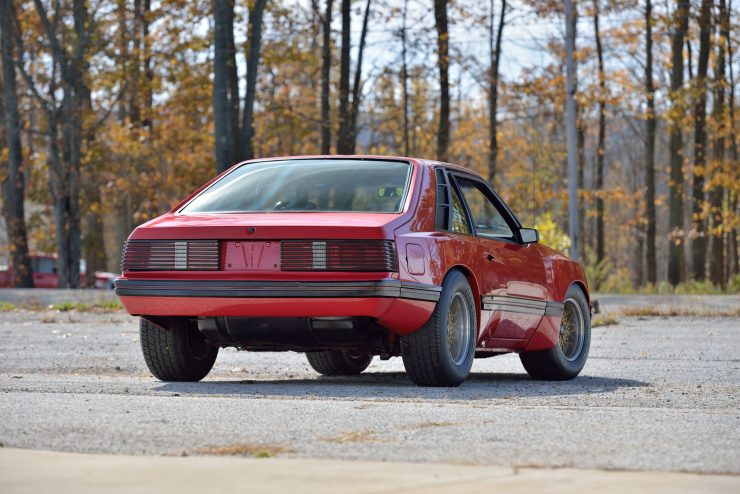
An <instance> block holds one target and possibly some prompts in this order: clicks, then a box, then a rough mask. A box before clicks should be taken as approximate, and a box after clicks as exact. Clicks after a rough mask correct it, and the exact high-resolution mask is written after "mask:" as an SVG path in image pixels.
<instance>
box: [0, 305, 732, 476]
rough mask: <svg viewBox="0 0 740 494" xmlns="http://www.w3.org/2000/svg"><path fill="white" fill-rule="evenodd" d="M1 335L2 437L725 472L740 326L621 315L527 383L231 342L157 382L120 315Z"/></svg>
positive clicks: (512, 360)
mask: <svg viewBox="0 0 740 494" xmlns="http://www.w3.org/2000/svg"><path fill="white" fill-rule="evenodd" d="M0 337H1V338H2V344H0V417H1V418H2V420H0V443H2V445H4V446H9V447H10V446H12V447H19V448H32V449H50V450H59V451H77V452H88V453H103V452H105V453H133V454H164V455H182V454H187V455H193V454H202V453H203V452H209V453H214V452H216V453H218V452H220V451H224V452H226V451H228V450H234V451H251V452H254V451H255V450H260V448H262V449H263V450H264V451H266V452H268V453H269V452H274V454H279V455H281V456H286V457H304V458H305V457H310V458H342V459H346V458H351V459H363V460H387V461H391V460H393V461H398V460H403V461H425V462H459V463H476V464H495V465H514V466H548V467H576V468H607V469H628V470H669V471H689V472H707V473H708V472H714V473H735V474H740V357H738V355H740V321H739V320H738V319H737V318H703V319H699V318H679V317H674V318H620V322H619V324H617V325H614V326H608V327H603V328H596V329H594V332H593V340H592V347H591V353H590V356H589V360H588V363H587V365H586V368H585V369H584V371H583V373H582V374H581V376H580V377H578V378H577V379H575V380H573V381H569V382H558V383H540V382H535V381H532V380H530V379H529V378H528V377H527V375H526V374H525V372H524V370H523V368H522V366H521V364H520V363H519V359H518V358H517V356H515V355H507V356H502V357H495V358H490V359H485V360H477V361H476V362H475V364H474V366H473V375H472V377H471V379H470V380H469V381H468V382H467V383H465V384H464V385H463V386H461V387H459V388H455V389H425V388H418V387H415V386H414V385H412V384H411V382H410V381H409V380H408V379H407V378H406V376H405V375H404V373H403V365H402V363H401V361H400V359H392V360H390V361H387V362H381V361H379V360H377V359H376V360H374V361H373V364H372V365H371V366H370V368H369V369H368V370H367V371H366V373H364V374H363V375H361V376H358V377H355V378H326V377H320V376H318V375H317V374H315V373H314V372H313V371H312V370H311V369H310V368H309V367H308V364H307V363H306V361H305V358H304V356H303V355H300V354H294V353H241V352H236V351H235V350H233V349H227V350H221V353H220V355H219V358H218V360H217V362H216V366H215V368H214V370H213V372H212V373H211V374H210V375H209V376H208V378H207V379H206V380H205V381H203V382H201V383H197V384H176V383H163V382H159V381H156V380H155V379H153V378H152V377H151V376H150V375H149V373H148V371H147V369H146V366H145V364H144V362H143V360H142V357H141V355H140V349H139V341H138V340H139V338H138V323H137V321H136V319H134V318H132V317H129V316H127V315H125V314H123V313H108V314H92V313H75V312H69V313H58V312H53V311H45V312H27V311H15V312H4V313H0ZM221 448H223V449H221Z"/></svg>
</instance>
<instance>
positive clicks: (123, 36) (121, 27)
mask: <svg viewBox="0 0 740 494" xmlns="http://www.w3.org/2000/svg"><path fill="white" fill-rule="evenodd" d="M126 3H127V2H126V0H117V2H116V13H117V17H118V63H119V64H120V67H121V69H120V70H121V73H120V74H121V75H120V76H119V77H120V84H121V88H120V91H121V94H120V96H119V99H118V121H119V122H121V123H124V122H125V121H126V118H127V117H128V62H129V60H128V59H129V53H128V16H127V11H126Z"/></svg>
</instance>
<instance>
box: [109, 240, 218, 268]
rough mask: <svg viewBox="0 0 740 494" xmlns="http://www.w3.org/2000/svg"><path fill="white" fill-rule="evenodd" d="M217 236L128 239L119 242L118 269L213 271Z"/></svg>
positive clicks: (216, 253) (216, 258) (216, 264)
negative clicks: (173, 238) (120, 252)
mask: <svg viewBox="0 0 740 494" xmlns="http://www.w3.org/2000/svg"><path fill="white" fill-rule="evenodd" d="M219 247H220V246H219V241H218V240H129V241H128V242H126V243H125V244H124V246H123V253H122V256H121V270H122V271H185V270H187V271H217V270H218V269H219V264H220V248H219Z"/></svg>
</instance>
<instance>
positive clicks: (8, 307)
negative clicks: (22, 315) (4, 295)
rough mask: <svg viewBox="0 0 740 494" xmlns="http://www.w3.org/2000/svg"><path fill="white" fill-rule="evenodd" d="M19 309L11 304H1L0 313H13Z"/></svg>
mask: <svg viewBox="0 0 740 494" xmlns="http://www.w3.org/2000/svg"><path fill="white" fill-rule="evenodd" d="M17 308H18V307H16V306H15V304H11V303H10V302H0V312H11V311H14V310H16V309H17Z"/></svg>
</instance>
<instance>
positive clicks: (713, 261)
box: [709, 0, 730, 288]
mask: <svg viewBox="0 0 740 494" xmlns="http://www.w3.org/2000/svg"><path fill="white" fill-rule="evenodd" d="M719 29H720V39H722V38H723V37H728V36H729V35H730V19H729V17H728V15H727V7H726V4H725V0H719ZM715 63H716V66H715V69H714V105H713V108H712V117H713V119H714V121H715V125H716V130H715V139H714V153H713V154H714V156H713V158H714V163H713V166H712V167H711V173H712V176H714V177H716V176H717V175H719V176H720V177H721V176H723V172H724V170H723V164H724V160H725V132H726V130H727V129H726V128H725V89H724V84H725V82H726V81H725V70H726V67H725V45H724V43H720V44H719V46H718V47H717V57H716V58H715ZM724 195H725V189H724V187H723V185H722V180H717V179H716V178H715V179H714V180H712V189H711V192H710V193H709V202H710V207H711V209H710V211H711V215H712V216H711V218H712V253H711V257H710V258H709V275H710V276H711V280H712V283H713V284H715V285H717V286H721V287H722V288H724V287H725V286H726V285H727V280H726V279H725V276H724V274H725V259H724V253H725V242H724V240H725V236H724V226H725V225H724V214H723V200H724Z"/></svg>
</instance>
